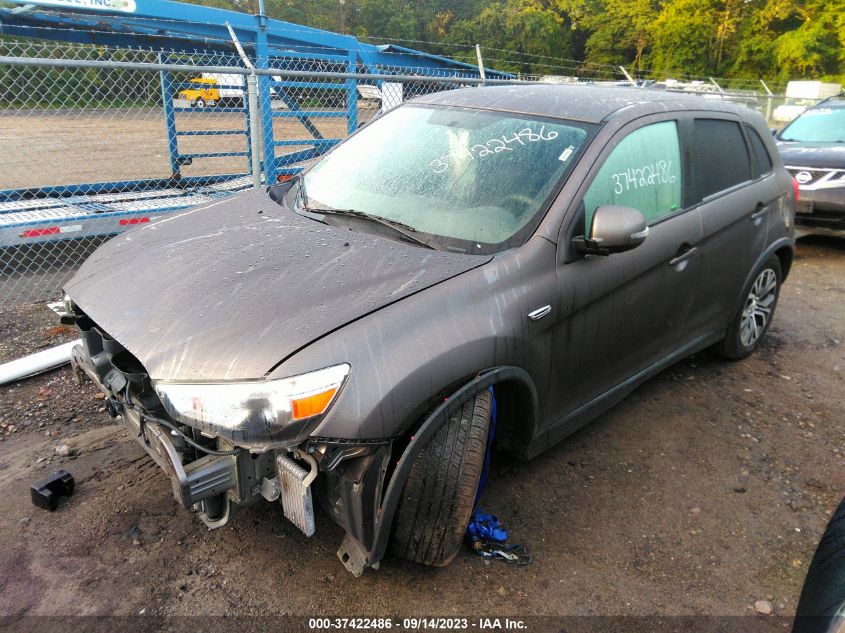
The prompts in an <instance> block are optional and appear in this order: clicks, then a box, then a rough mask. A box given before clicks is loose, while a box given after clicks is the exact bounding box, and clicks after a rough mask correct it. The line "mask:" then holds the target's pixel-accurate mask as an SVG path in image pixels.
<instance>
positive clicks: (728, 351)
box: [713, 255, 783, 360]
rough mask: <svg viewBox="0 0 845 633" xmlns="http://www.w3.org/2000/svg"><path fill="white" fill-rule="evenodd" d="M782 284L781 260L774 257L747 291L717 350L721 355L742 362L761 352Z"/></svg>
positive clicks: (758, 271)
mask: <svg viewBox="0 0 845 633" xmlns="http://www.w3.org/2000/svg"><path fill="white" fill-rule="evenodd" d="M782 280H783V275H782V273H781V267H780V259H778V257H777V255H772V256H771V257H770V258H769V259H767V260H766V262H765V263H764V264H763V265H762V266H761V267H760V268H759V269H758V270H757V272H756V273H755V274H754V277H753V278H752V279H751V283H750V285H749V286H748V287H747V288H746V289H745V292H744V294H743V302H742V306H740V309H739V312H738V313H737V314H736V316H734V318H733V320H732V321H731V322H730V324H729V325H728V329H727V331H726V332H725V338H724V339H722V340H721V341H720V342H719V343H717V344H716V345H715V346H714V348H713V350H714V351H715V352H716V353H717V354H719V355H720V356H723V357H725V358H730V359H731V360H740V359H742V358H745V357H746V356H748V355H750V354H751V352H753V351H754V350H755V349H757V346H758V345H759V344H760V341H762V340H763V337H764V336H765V334H766V332H767V331H768V330H769V326H770V325H771V324H772V318H773V317H774V315H775V308H776V307H777V304H778V298H779V296H780V284H781V281H782Z"/></svg>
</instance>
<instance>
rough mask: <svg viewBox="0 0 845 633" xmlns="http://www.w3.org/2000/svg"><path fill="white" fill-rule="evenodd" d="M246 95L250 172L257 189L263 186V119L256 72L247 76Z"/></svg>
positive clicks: (253, 184)
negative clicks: (260, 111) (259, 105)
mask: <svg viewBox="0 0 845 633" xmlns="http://www.w3.org/2000/svg"><path fill="white" fill-rule="evenodd" d="M246 95H247V110H248V116H249V128H248V129H249V158H250V171H251V172H252V186H253V187H255V188H256V189H257V188H258V187H260V186H261V118H260V115H259V113H258V82H257V81H256V79H255V73H254V72H253V73H251V74H249V75H247V76H246ZM268 184H271V183H268Z"/></svg>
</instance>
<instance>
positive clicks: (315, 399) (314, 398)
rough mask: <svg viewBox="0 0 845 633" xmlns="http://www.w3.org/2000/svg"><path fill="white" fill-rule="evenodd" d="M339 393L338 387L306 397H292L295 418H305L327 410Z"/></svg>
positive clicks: (292, 409)
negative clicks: (335, 395)
mask: <svg viewBox="0 0 845 633" xmlns="http://www.w3.org/2000/svg"><path fill="white" fill-rule="evenodd" d="M336 393H337V388H334V389H329V390H328V391H321V392H320V393H315V394H313V395H310V396H305V397H304V398H296V399H291V405H292V407H291V412H292V414H293V419H294V420H304V419H305V418H310V417H312V416H315V415H320V414H321V413H323V411H325V410H326V409H327V408H328V406H329V404H330V403H331V401H332V398H334V394H336Z"/></svg>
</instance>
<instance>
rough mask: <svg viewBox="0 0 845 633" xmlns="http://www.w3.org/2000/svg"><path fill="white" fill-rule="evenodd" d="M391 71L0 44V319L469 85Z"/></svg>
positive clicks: (767, 107)
mask: <svg viewBox="0 0 845 633" xmlns="http://www.w3.org/2000/svg"><path fill="white" fill-rule="evenodd" d="M399 55H401V54H397V56H399ZM399 61H400V60H399V59H397V64H396V65H388V64H380V65H377V66H368V67H364V66H362V65H361V64H360V63H358V62H356V61H354V58H350V59H345V58H342V57H341V58H337V57H336V58H331V59H329V58H327V56H325V55H323V56H322V57H321V58H320V59H316V60H312V59H303V58H302V57H301V55H300V56H296V55H286V54H285V53H284V52H283V51H275V52H274V54H273V56H272V57H270V58H264V59H262V58H258V57H256V56H255V55H254V54H252V55H251V56H250V53H249V52H247V53H245V54H244V55H243V57H242V56H241V55H239V54H238V53H237V52H235V51H232V52H231V53H226V52H197V53H187V52H179V51H161V50H158V51H156V50H134V49H132V50H127V49H115V48H108V47H102V46H93V45H67V44H57V43H53V42H49V43H45V42H39V41H23V40H12V41H9V40H5V41H0V305H2V304H12V303H23V302H32V301H46V300H51V299H57V298H59V296H60V294H61V288H62V285H63V284H64V283H65V282H66V281H67V280H68V279H69V278H70V277H71V276H72V275H73V273H74V271H75V270H76V269H77V268H78V267H79V265H80V264H81V263H82V262H83V261H84V259H85V258H86V257H87V256H88V255H89V254H90V253H91V252H92V251H93V250H94V249H95V248H97V247H98V246H99V245H100V244H102V243H103V242H104V241H106V240H107V239H110V238H111V237H113V236H114V235H117V234H119V233H121V232H123V231H125V230H127V229H130V228H132V227H133V226H135V225H138V224H144V223H147V222H149V221H151V220H153V219H155V218H157V217H161V216H163V215H166V214H169V213H174V212H176V211H179V210H181V209H185V208H188V207H191V206H195V205H199V204H203V203H208V202H210V201H213V200H215V199H218V198H221V197H224V196H227V195H231V194H232V193H234V192H236V191H240V190H242V189H246V188H249V187H252V186H255V185H257V184H261V183H264V184H269V183H273V182H278V181H279V180H281V179H284V178H286V177H289V176H290V175H291V174H293V173H296V172H297V171H299V170H300V169H301V168H302V167H303V166H305V165H307V164H308V163H309V161H312V160H314V159H315V158H317V157H319V156H320V155H322V154H323V153H325V152H326V151H328V150H329V149H331V147H333V146H334V145H335V144H336V143H338V142H339V141H340V140H342V139H343V138H345V137H346V136H347V135H348V134H350V133H352V132H354V131H355V130H356V129H357V128H358V127H359V126H360V125H363V124H365V123H366V122H367V121H369V120H370V119H371V118H372V117H373V116H375V115H377V114H378V113H380V112H382V111H385V110H388V109H390V108H393V107H396V106H398V105H399V104H401V103H403V102H405V101H407V100H408V99H411V98H413V97H415V96H418V95H421V94H427V93H431V92H436V91H441V90H446V89H451V88H457V87H463V86H478V85H479V84H481V83H485V82H482V80H480V79H479V78H478V76H477V74H473V73H472V72H471V70H470V69H469V68H468V69H467V71H466V72H462V71H461V70H460V69H442V68H441V69H436V68H419V67H412V66H409V65H406V64H404V63H399ZM253 66H254V67H255V70H253V69H252V67H253ZM561 79H562V78H561ZM520 80H521V81H525V80H528V81H538V80H539V81H549V78H537V77H530V78H529V77H519V78H515V79H514V80H513V81H520ZM509 82H510V83H512V81H502V80H492V81H488V82H486V83H491V84H493V83H509ZM554 82H555V83H557V81H556V80H555V81H554ZM708 91H709V89H708ZM706 96H712V97H714V98H726V99H730V100H739V102H741V103H745V105H748V106H749V107H754V108H756V109H758V110H761V111H762V112H763V113H764V114H766V113H768V114H771V112H772V111H773V109H774V108H775V107H776V106H777V105H778V103H779V102H781V100H780V99H779V98H777V97H766V96H765V95H764V96H762V97H761V96H759V95H754V94H753V93H750V92H749V93H748V94H734V93H727V94H725V93H722V94H719V93H713V91H709V94H707V95H706Z"/></svg>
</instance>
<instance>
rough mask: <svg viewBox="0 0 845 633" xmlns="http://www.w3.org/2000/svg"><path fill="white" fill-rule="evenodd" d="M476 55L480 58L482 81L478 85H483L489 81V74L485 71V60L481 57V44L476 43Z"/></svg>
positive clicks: (479, 70) (479, 69)
mask: <svg viewBox="0 0 845 633" xmlns="http://www.w3.org/2000/svg"><path fill="white" fill-rule="evenodd" d="M475 56H476V57H477V58H478V74H479V75H481V83H480V84H478V85H479V86H483V85H484V82H485V81H487V74H486V73H485V72H484V60H483V59H481V44H476V45H475Z"/></svg>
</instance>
